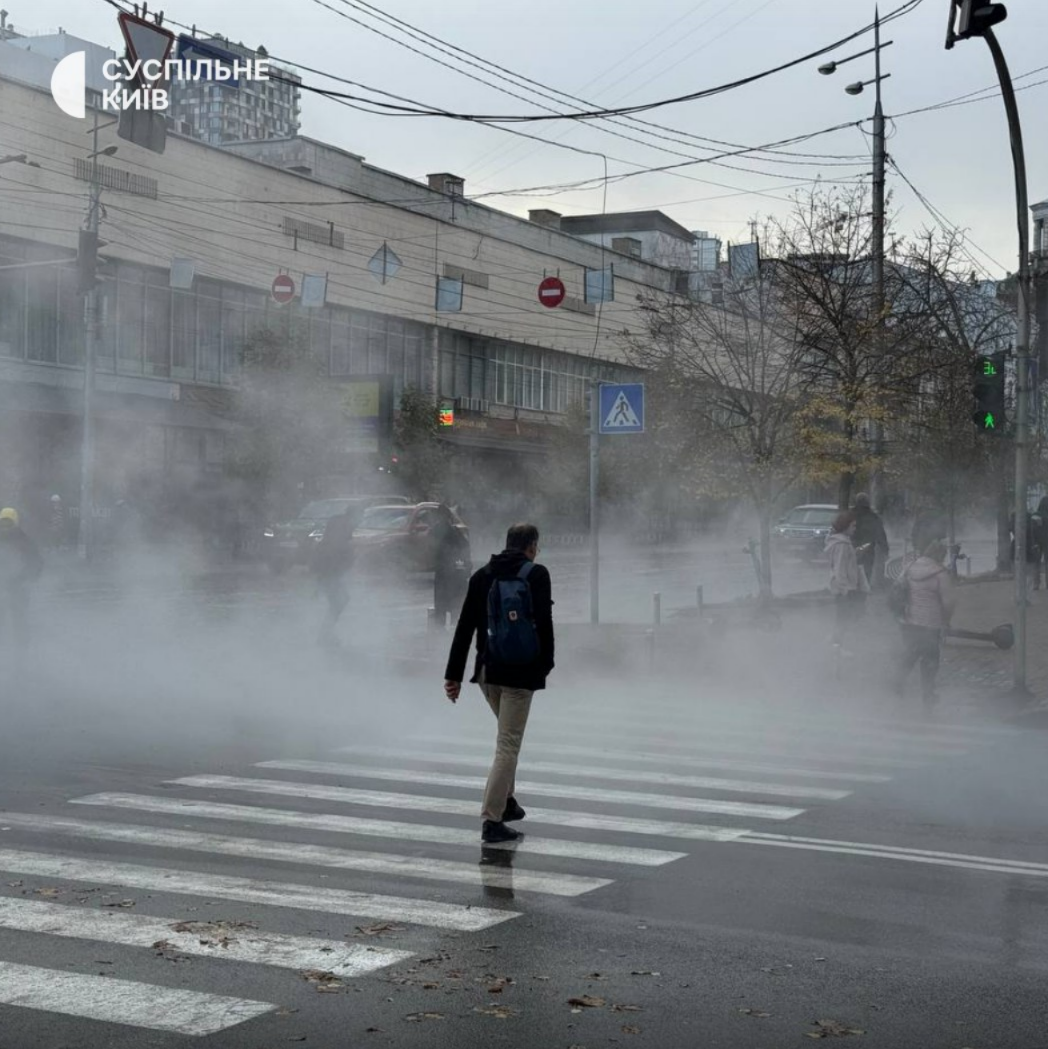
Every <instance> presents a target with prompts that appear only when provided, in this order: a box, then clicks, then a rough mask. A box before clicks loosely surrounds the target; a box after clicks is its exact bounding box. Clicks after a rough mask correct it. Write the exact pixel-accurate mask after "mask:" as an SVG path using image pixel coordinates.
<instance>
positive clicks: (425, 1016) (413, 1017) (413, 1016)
mask: <svg viewBox="0 0 1048 1049" xmlns="http://www.w3.org/2000/svg"><path fill="white" fill-rule="evenodd" d="M404 1019H405V1020H408V1021H409V1022H410V1023H414V1024H418V1023H422V1021H423V1020H446V1019H447V1017H446V1016H445V1015H444V1014H443V1013H408V1015H407V1016H405V1017H404Z"/></svg>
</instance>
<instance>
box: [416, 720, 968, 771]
mask: <svg viewBox="0 0 1048 1049" xmlns="http://www.w3.org/2000/svg"><path fill="white" fill-rule="evenodd" d="M478 727H479V725H478ZM467 731H468V729H467ZM578 734H579V733H578V732H577V731H575V730H566V729H564V730H561V731H559V732H558V731H556V730H555V729H553V728H551V727H549V726H543V725H541V724H539V725H537V726H536V727H535V729H534V730H530V729H529V731H528V735H527V739H528V740H529V742H532V743H534V744H535V745H536V746H538V747H542V746H545V745H546V744H548V743H559V742H561V741H562V740H563V739H564V738H565V736H568V737H570V736H572V735H578ZM585 734H586V735H587V736H588V737H590V738H593V737H603V738H605V739H608V740H610V741H611V742H612V743H621V742H622V740H623V735H624V733H623V731H621V730H620V731H618V732H616V731H613V730H610V729H604V728H600V727H598V728H593V727H587V729H586V730H585ZM625 736H626V738H628V739H629V740H630V741H631V742H632V743H634V744H636V746H637V747H638V749H649V750H662V751H665V753H666V758H667V760H673V759H676V758H687V759H692V758H694V759H695V760H698V759H699V758H701V757H702V755H709V754H712V755H715V756H717V757H723V756H724V755H725V754H732V753H736V752H737V753H739V754H745V755H746V756H747V757H756V758H774V757H776V756H777V755H784V756H786V757H789V758H791V759H792V760H794V761H797V760H801V761H819V762H836V763H840V764H846V765H847V766H848V767H849V768H850V767H852V766H854V765H872V766H875V767H876V766H884V767H887V768H903V769H918V768H922V767H925V766H926V765H927V761H928V759H927V757H926V758H925V759H924V760H919V759H918V758H917V757H916V756H909V757H905V758H899V757H893V756H890V755H888V754H881V755H879V756H876V757H875V756H874V755H872V754H867V755H863V754H853V753H850V752H849V753H847V754H844V753H841V752H840V750H839V748H837V747H823V748H819V746H818V745H815V747H814V748H813V749H811V750H801V749H800V748H799V747H797V746H795V745H791V744H789V743H783V742H779V741H772V742H770V743H769V742H764V741H763V740H762V739H761V738H760V737H759V735H757V734H756V733H755V734H754V737H753V739H751V740H750V741H749V742H744V741H741V740H740V741H739V742H731V741H727V742H725V741H722V740H709V741H708V742H705V743H702V742H699V743H682V742H680V733H679V732H678V733H676V734H675V735H672V736H671V735H669V734H667V735H665V736H652V735H640V734H639V733H638V732H637V731H636V730H635V729H631V730H627V731H626V732H625ZM703 739H706V734H705V733H703ZM427 740H428V737H427ZM459 741H460V742H470V743H475V744H484V745H485V746H486V747H487V748H488V749H489V750H492V749H493V743H492V741H491V739H489V738H488V737H487V735H485V736H483V737H482V736H474V737H469V736H466V735H463V736H460V737H459ZM597 745H598V746H599V745H600V744H599V743H598V744H597ZM963 753H966V752H963Z"/></svg>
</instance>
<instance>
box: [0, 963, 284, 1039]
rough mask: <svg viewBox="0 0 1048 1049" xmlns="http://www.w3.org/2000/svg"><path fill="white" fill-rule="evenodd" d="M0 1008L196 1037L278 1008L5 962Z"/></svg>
mask: <svg viewBox="0 0 1048 1049" xmlns="http://www.w3.org/2000/svg"><path fill="white" fill-rule="evenodd" d="M0 1004H3V1005H17V1006H20V1007H21V1008H24V1009H36V1010H42V1011H46V1012H50V1013H59V1014H61V1015H63V1016H76V1017H78V1018H81V1019H87V1020H104V1021H106V1022H108V1023H114V1024H124V1025H127V1026H132V1027H145V1028H148V1029H149V1030H153V1031H171V1032H173V1033H175V1034H183V1035H197V1036H199V1035H207V1034H214V1033H215V1032H216V1031H223V1030H225V1029H226V1028H227V1027H233V1026H235V1025H236V1024H239V1023H243V1022H244V1021H245V1020H251V1019H253V1018H254V1017H256V1016H261V1015H262V1014H263V1013H268V1012H271V1011H272V1010H273V1009H275V1008H276V1006H273V1005H268V1004H267V1003H265V1002H252V1001H248V1000H246V999H243V998H226V997H224V996H222V995H218V994H206V993H204V992H201V991H183V990H177V989H172V988H169V987H157V986H155V985H154V984H148V983H133V982H131V981H130V980H115V979H112V978H110V977H106V976H84V975H81V974H79V973H69V972H62V971H61V970H58V969H44V968H40V967H38V966H35V965H16V964H14V963H13V962H4V961H0Z"/></svg>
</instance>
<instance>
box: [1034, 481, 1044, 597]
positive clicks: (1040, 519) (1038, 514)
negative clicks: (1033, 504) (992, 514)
mask: <svg viewBox="0 0 1048 1049" xmlns="http://www.w3.org/2000/svg"><path fill="white" fill-rule="evenodd" d="M1034 519H1035V520H1036V521H1037V532H1038V536H1037V562H1036V564H1035V566H1034V576H1033V588H1034V590H1038V589H1040V586H1041V566H1042V565H1043V566H1044V585H1045V589H1048V495H1045V496H1042V497H1041V501H1040V502H1039V503H1038V504H1037V509H1036V511H1035V512H1034Z"/></svg>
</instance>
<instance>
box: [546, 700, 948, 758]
mask: <svg viewBox="0 0 1048 1049" xmlns="http://www.w3.org/2000/svg"><path fill="white" fill-rule="evenodd" d="M666 723H667V722H665V721H661V720H660V724H666ZM651 724H652V719H651V718H650V717H648V718H639V717H638V718H624V719H620V720H616V719H615V718H614V717H613V716H612V715H608V714H603V715H602V717H601V720H600V724H599V725H596V726H595V725H594V724H593V715H592V713H591V712H585V713H584V712H582V711H579V712H578V714H577V715H575V716H569V715H566V714H564V713H562V712H559V711H558V712H557V714H556V715H554V716H552V717H549V718H547V719H545V720H544V721H543V722H542V723H541V726H540V727H541V729H542V731H546V732H559V733H560V734H561V735H563V734H564V733H565V732H568V733H573V732H581V731H586V732H597V733H599V734H602V735H606V734H608V733H609V732H611V733H614V734H615V735H616V736H618V737H620V738H621V736H622V734H623V733H629V734H630V736H631V738H637V737H636V734H637V733H638V732H641V731H643V730H645V729H647V728H650V726H651ZM674 724H675V726H676V729H675V733H674V738H679V735H680V734H681V733H683V732H688V731H694V732H695V733H696V734H697V735H701V736H702V738H704V739H707V740H712V741H714V744H715V745H716V746H718V747H719V746H721V745H722V744H721V742H720V741H721V738H722V737H727V739H728V740H734V739H735V738H737V737H741V738H742V744H729V743H725V744H724V746H728V747H736V748H737V747H738V746H739V745H742V746H745V747H746V748H747V749H749V748H751V747H752V748H755V749H760V745H761V741H762V740H763V739H765V738H770V739H774V740H775V742H777V743H786V745H788V746H790V747H791V748H793V749H794V750H795V751H796V750H801V751H804V750H805V748H807V749H808V750H810V751H812V752H815V753H822V752H823V749H824V748H827V747H831V748H832V749H833V750H834V751H835V752H837V753H839V754H841V755H842V756H844V757H845V758H846V760H848V761H850V760H851V755H852V754H853V753H855V754H859V755H862V754H875V755H876V754H880V753H882V752H883V751H885V750H891V751H894V752H899V751H901V752H903V756H904V757H907V758H910V759H913V758H924V757H937V758H956V757H962V756H963V755H965V754H967V753H968V750H967V746H968V745H969V744H968V741H967V740H951V741H950V743H949V744H939V743H930V744H927V745H926V744H925V743H924V742H923V741H920V740H915V739H913V738H912V737H911V738H902V737H898V738H891V739H885V740H883V741H880V742H870V743H868V744H866V743H863V742H862V740H861V738H857V733H856V732H855V730H854V729H853V730H851V731H850V732H845V733H842V734H840V735H836V734H833V733H824V735H826V737H827V738H826V739H825V740H815V739H812V734H813V733H812V731H811V730H809V729H806V728H795V729H791V728H789V727H788V726H785V725H779V724H776V723H775V722H773V721H770V722H768V723H766V724H765V725H760V724H755V725H754V726H753V727H752V728H747V727H740V728H730V727H727V726H723V725H720V724H717V723H715V722H714V723H710V722H706V721H704V720H703V719H702V716H701V714H699V713H696V714H694V715H693V716H692V718H691V719H690V721H689V720H686V719H678V720H677V721H676V722H674ZM793 736H800V737H802V738H801V740H800V741H799V742H797V743H793V742H792V739H791V737H793Z"/></svg>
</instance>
